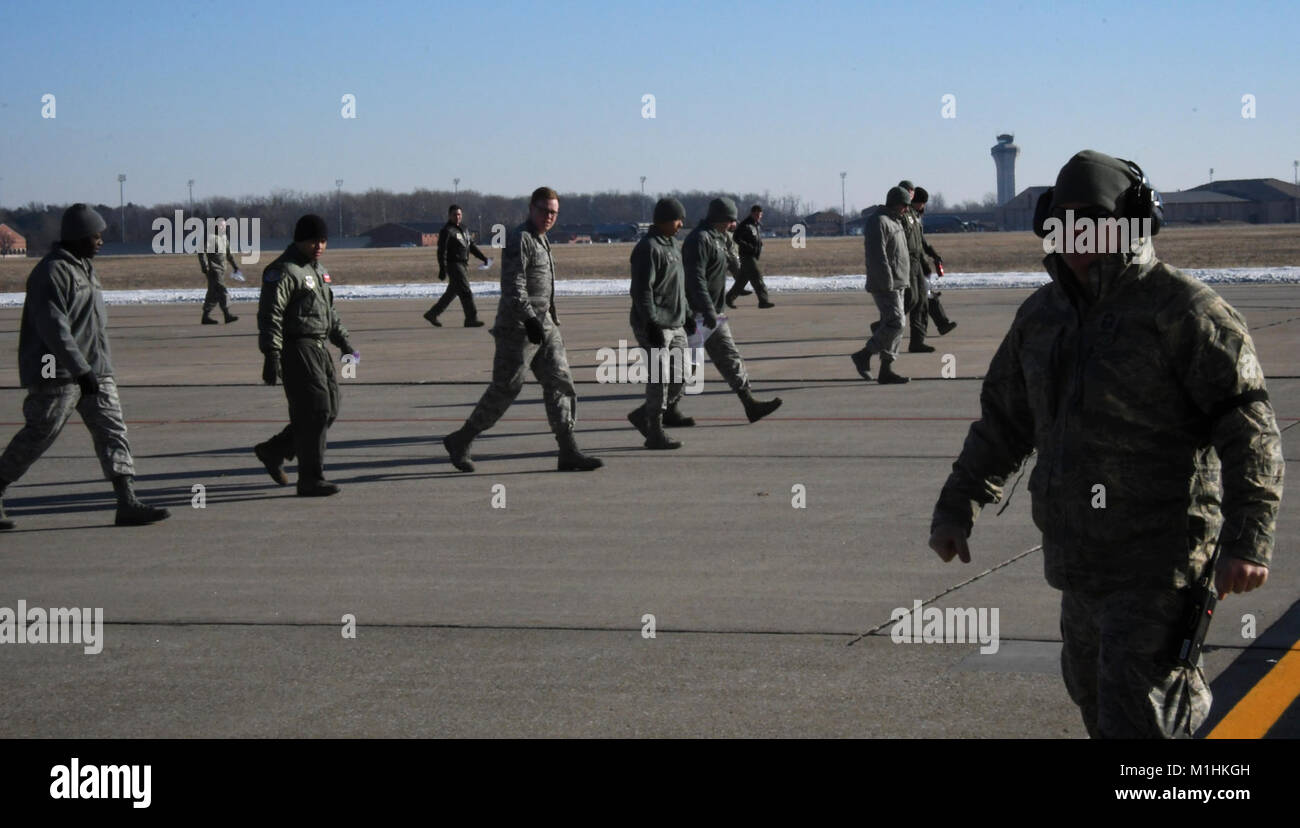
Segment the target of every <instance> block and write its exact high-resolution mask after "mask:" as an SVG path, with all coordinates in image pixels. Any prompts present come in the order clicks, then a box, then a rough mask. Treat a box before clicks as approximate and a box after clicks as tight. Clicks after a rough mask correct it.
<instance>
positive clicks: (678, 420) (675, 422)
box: [664, 403, 695, 428]
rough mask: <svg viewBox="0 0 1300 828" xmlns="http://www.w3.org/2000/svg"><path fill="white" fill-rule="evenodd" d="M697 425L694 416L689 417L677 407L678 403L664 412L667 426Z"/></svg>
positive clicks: (686, 426) (687, 426) (683, 426)
mask: <svg viewBox="0 0 1300 828" xmlns="http://www.w3.org/2000/svg"><path fill="white" fill-rule="evenodd" d="M693 425H695V418H694V417H687V416H686V415H684V414H682V412H681V411H680V410H678V408H677V403H673V404H672V405H670V406H668V410H667V411H665V412H664V426H665V427H666V428H690V427H691V426H693Z"/></svg>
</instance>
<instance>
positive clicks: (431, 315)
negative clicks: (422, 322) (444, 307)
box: [424, 306, 442, 328]
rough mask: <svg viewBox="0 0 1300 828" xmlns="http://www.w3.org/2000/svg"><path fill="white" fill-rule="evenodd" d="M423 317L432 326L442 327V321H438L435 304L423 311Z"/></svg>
mask: <svg viewBox="0 0 1300 828" xmlns="http://www.w3.org/2000/svg"><path fill="white" fill-rule="evenodd" d="M424 318H425V319H427V320H429V324H430V325H432V326H433V327H435V328H441V327H442V323H441V322H439V321H438V310H437V306H434V307H432V308H429V309H428V310H427V311H425V312H424Z"/></svg>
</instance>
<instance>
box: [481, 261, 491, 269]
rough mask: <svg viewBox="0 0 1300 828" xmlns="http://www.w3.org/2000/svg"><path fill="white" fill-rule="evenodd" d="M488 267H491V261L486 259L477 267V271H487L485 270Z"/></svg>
mask: <svg viewBox="0 0 1300 828" xmlns="http://www.w3.org/2000/svg"><path fill="white" fill-rule="evenodd" d="M490 267H492V260H491V259H488V260H487V261H486V262H484V263H483V264H481V265H479V266H478V269H479V270H487V269H488V268H490Z"/></svg>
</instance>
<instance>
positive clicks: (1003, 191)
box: [989, 132, 1020, 206]
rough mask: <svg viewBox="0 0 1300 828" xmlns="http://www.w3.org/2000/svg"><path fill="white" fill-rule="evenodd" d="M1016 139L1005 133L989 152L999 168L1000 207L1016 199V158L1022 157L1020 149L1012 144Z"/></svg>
mask: <svg viewBox="0 0 1300 828" xmlns="http://www.w3.org/2000/svg"><path fill="white" fill-rule="evenodd" d="M1015 139H1016V136H1014V135H1012V134H1011V133H1009V132H1004V133H1003V134H1001V135H999V136H998V142H997V144H996V145H994V147H993V149H991V150H989V152H990V153H991V154H992V155H993V163H994V164H995V165H997V168H998V206H1001V205H1003V204H1006V203H1007V202H1008V201H1010V200H1011V199H1013V198H1015V197H1016V156H1018V155H1020V147H1018V146H1016V145H1015V144H1013V143H1011V142H1012V141H1014V140H1015Z"/></svg>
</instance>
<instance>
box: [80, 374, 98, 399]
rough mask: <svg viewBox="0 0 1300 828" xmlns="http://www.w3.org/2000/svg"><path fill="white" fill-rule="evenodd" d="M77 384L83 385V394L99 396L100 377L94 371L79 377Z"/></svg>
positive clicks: (84, 395)
mask: <svg viewBox="0 0 1300 828" xmlns="http://www.w3.org/2000/svg"><path fill="white" fill-rule="evenodd" d="M77 385H79V386H80V387H81V396H83V397H97V396H99V378H98V377H96V376H95V372H94V371H87V372H86V373H84V374H82V375H81V376H79V377H77Z"/></svg>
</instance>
